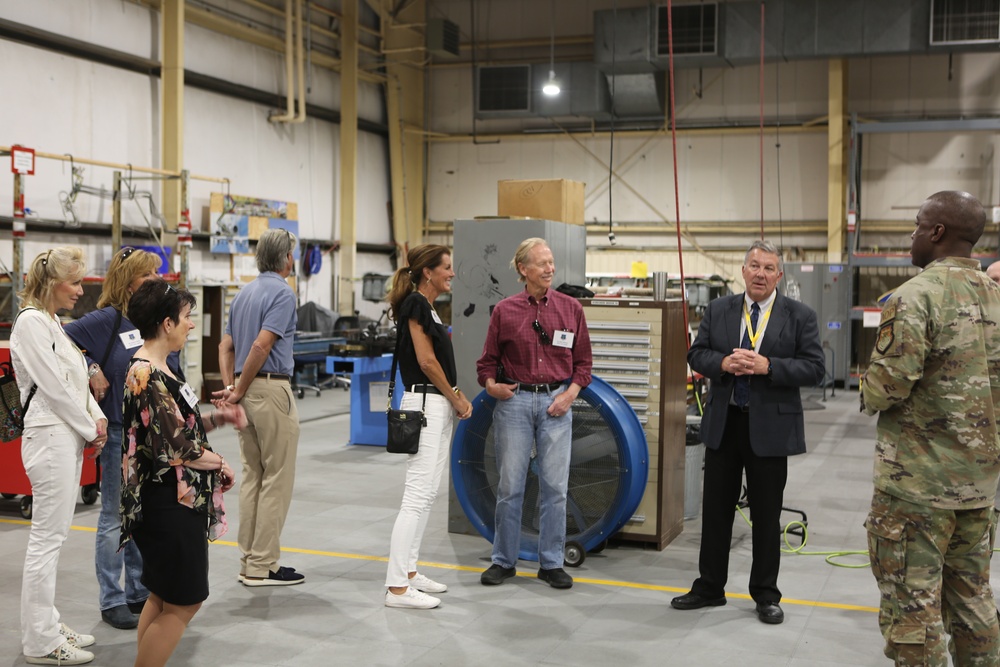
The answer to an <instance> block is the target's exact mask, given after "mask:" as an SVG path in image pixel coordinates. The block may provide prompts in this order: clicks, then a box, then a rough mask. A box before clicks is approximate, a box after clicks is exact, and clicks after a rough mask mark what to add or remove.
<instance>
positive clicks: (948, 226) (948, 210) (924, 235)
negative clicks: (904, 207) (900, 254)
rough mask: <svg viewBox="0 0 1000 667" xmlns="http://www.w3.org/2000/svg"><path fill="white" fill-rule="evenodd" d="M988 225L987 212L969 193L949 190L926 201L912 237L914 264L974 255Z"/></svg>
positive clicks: (911, 246) (911, 247)
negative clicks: (974, 250) (975, 247)
mask: <svg viewBox="0 0 1000 667" xmlns="http://www.w3.org/2000/svg"><path fill="white" fill-rule="evenodd" d="M985 227H986V211H985V210H984V209H983V205H982V204H980V203H979V200H978V199H976V198H975V197H973V196H972V195H970V194H969V193H968V192H957V191H955V190H945V191H942V192H937V193H935V194H933V195H931V196H930V197H928V198H927V200H926V201H925V202H924V203H923V205H922V206H921V207H920V210H919V211H918V212H917V221H916V229H915V230H914V231H913V234H912V235H911V236H910V256H911V257H912V260H913V264H914V265H915V266H919V267H921V268H922V267H925V266H927V265H928V264H929V263H930V262H932V261H934V260H937V259H941V258H942V257H971V256H972V248H973V246H975V245H976V243H978V242H979V237H981V236H982V235H983V229H984V228H985Z"/></svg>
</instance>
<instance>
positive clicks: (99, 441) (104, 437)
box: [87, 419, 108, 459]
mask: <svg viewBox="0 0 1000 667" xmlns="http://www.w3.org/2000/svg"><path fill="white" fill-rule="evenodd" d="M107 441H108V420H107V419H98V420H97V437H96V438H94V439H93V440H91V441H90V442H88V443H87V444H88V445H90V446H91V447H93V448H94V453H93V454H91V455H90V458H92V459H96V458H97V457H98V456H100V455H101V450H102V449H104V444H105V443H106V442H107Z"/></svg>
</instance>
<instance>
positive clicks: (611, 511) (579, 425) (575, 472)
mask: <svg viewBox="0 0 1000 667" xmlns="http://www.w3.org/2000/svg"><path fill="white" fill-rule="evenodd" d="M473 405H474V406H475V409H474V410H473V416H472V418H471V419H468V420H465V421H462V422H460V423H459V426H458V428H457V429H456V432H455V441H454V446H453V447H452V464H451V473H452V481H453V483H454V485H455V492H456V496H457V497H458V500H459V503H460V504H461V506H462V509H463V510H464V511H465V515H466V516H467V517H468V518H469V521H470V522H471V523H472V525H473V526H474V527H475V528H476V530H477V531H478V532H479V533H480V534H481V535H482V536H483V537H485V538H486V539H487V540H489V541H490V542H491V543H492V542H493V537H494V535H495V516H496V488H497V483H498V480H499V473H498V471H497V466H496V455H495V450H494V443H493V409H494V407H495V406H496V399H494V398H492V397H491V396H489V395H488V394H487V393H486V392H485V391H484V392H481V393H480V394H479V395H478V396H477V397H476V398H475V399H474V401H473ZM648 474H649V448H648V445H647V443H646V436H645V432H644V431H643V429H642V424H641V423H640V422H639V418H638V417H637V416H636V414H635V411H634V410H633V409H632V407H631V406H630V405H629V404H628V401H626V400H625V398H624V397H623V396H622V395H621V394H620V393H618V391H617V390H616V389H615V388H614V387H612V386H611V385H610V384H608V383H607V382H605V381H603V380H601V379H600V378H598V377H594V378H593V379H592V382H591V384H590V385H589V386H588V387H586V388H585V389H584V390H583V391H581V392H580V395H579V396H578V397H577V400H576V401H575V402H574V403H573V451H572V455H571V460H570V471H569V486H568V489H567V499H566V540H567V541H570V540H572V541H576V542H579V543H580V544H582V545H583V547H584V549H586V550H588V551H589V550H591V549H593V548H594V547H596V546H597V545H599V544H600V543H601V542H603V541H604V540H607V539H608V538H609V537H611V536H612V535H614V534H615V533H617V532H618V531H619V530H621V528H622V527H623V526H624V525H625V524H626V522H628V520H629V519H630V518H631V517H632V515H633V514H634V513H635V511H636V509H637V508H638V507H639V502H640V501H641V500H642V495H643V493H644V492H645V489H646V480H647V477H648ZM539 492H540V491H539V481H538V476H537V473H536V462H535V460H534V459H533V460H532V463H531V465H530V466H529V468H528V478H527V480H526V482H525V491H524V509H523V512H522V515H521V543H520V544H521V549H520V553H519V556H520V558H522V559H524V560H538V521H539V500H540V498H539Z"/></svg>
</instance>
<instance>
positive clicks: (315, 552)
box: [0, 519, 878, 614]
mask: <svg viewBox="0 0 1000 667" xmlns="http://www.w3.org/2000/svg"><path fill="white" fill-rule="evenodd" d="M0 523H9V524H13V525H17V526H30V525H31V522H30V521H25V520H23V519H0ZM71 530H78V531H81V532H85V533H96V532H97V529H96V528H90V527H88V526H71ZM212 544H213V545H217V546H224V547H237V546H238V545H237V543H236V542H230V541H227V540H216V541H215V542H212ZM281 551H282V552H283V553H290V554H305V555H307V556H324V557H326V558H344V559H349V560H367V561H375V562H382V563H386V562H388V561H389V559H388V558H387V557H386V556H371V555H368V554H352V553H346V552H343V551H322V550H320V549H299V548H296V547H282V548H281ZM418 563H419V565H420V566H421V567H429V568H434V569H438V570H454V571H458V572H482V571H483V568H482V567H481V566H480V567H470V566H468V565H456V564H454V563H433V562H430V561H418ZM517 576H519V577H529V578H533V577H535V574H534V573H528V572H518V573H517ZM573 581H575V582H576V583H579V584H591V585H594V586H609V587H612V588H634V589H637V590H644V591H661V592H664V593H687V592H688V590H689V589H688V588H677V587H676V586H660V585H658V584H643V583H637V582H632V581H615V580H612V579H591V578H588V577H573ZM726 597H727V598H735V599H740V600H750V599H752V598H751V597H750V596H749V595H747V594H746V593H726ZM781 604H786V605H797V606H801V607H819V608H822V609H843V610H846V611H865V612H870V613H876V614H877V613H878V607H865V606H862V605H856V604H839V603H836V602H819V601H816V600H794V599H791V598H782V600H781Z"/></svg>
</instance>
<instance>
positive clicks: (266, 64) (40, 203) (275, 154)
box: [0, 0, 390, 317]
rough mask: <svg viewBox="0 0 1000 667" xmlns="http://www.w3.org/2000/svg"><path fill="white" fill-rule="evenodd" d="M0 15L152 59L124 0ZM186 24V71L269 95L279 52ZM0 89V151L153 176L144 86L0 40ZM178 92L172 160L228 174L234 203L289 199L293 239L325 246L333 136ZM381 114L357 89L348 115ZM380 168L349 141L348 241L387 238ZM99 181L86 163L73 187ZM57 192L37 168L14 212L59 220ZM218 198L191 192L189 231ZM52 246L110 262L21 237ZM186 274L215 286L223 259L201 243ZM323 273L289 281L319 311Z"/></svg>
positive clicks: (45, 238)
mask: <svg viewBox="0 0 1000 667" xmlns="http://www.w3.org/2000/svg"><path fill="white" fill-rule="evenodd" d="M0 16H3V17H4V18H7V19H9V20H14V21H19V22H23V23H26V24H29V25H32V26H34V27H37V28H40V29H43V30H48V31H52V32H57V33H60V34H65V35H67V36H69V37H73V38H75V39H81V40H83V41H88V42H92V43H94V44H97V45H101V46H107V47H110V48H113V49H120V50H123V51H126V52H129V53H134V54H136V55H141V56H144V57H151V58H158V56H159V54H158V52H157V51H158V44H159V35H158V29H159V28H158V26H159V14H158V13H157V12H152V13H151V12H149V11H148V10H145V9H143V8H140V7H136V6H135V5H133V4H131V3H128V2H120V1H119V0H95V1H94V2H48V1H47V0H39V1H38V2H32V3H22V2H10V1H8V0H0ZM186 27H187V32H186V38H185V52H186V57H187V60H186V63H185V65H186V67H187V68H188V69H190V70H192V71H196V72H199V73H203V74H207V75H209V76H215V77H219V78H222V79H226V80H229V81H233V82H235V83H238V84H241V85H247V86H252V87H254V88H258V89H263V90H270V91H272V92H275V93H281V92H283V91H284V66H283V60H282V58H283V56H282V54H278V53H274V52H272V51H269V50H266V49H261V48H259V47H252V46H249V45H247V44H245V43H241V42H239V41H237V40H233V39H231V38H227V37H224V36H221V35H218V34H217V33H214V32H210V31H207V30H203V29H200V28H197V27H195V26H192V25H190V24H188V25H187V26H186ZM112 28H113V29H112ZM0 81H2V82H4V87H5V91H8V92H10V91H18V95H16V96H15V97H8V98H7V99H5V103H4V104H2V105H0V145H10V144H14V143H21V144H24V145H26V146H30V147H33V148H36V149H38V150H39V151H45V152H51V153H71V154H73V155H77V156H81V157H88V158H92V159H98V160H106V161H111V162H118V163H122V164H127V163H131V164H134V165H137V166H152V167H157V166H159V155H160V112H159V104H160V98H159V89H160V81H159V80H158V79H154V78H150V77H146V76H143V75H139V74H134V73H131V72H126V71H124V70H120V69H116V68H113V67H108V66H104V65H97V64H94V63H91V62H89V61H85V60H79V59H76V58H70V57H65V56H60V55H57V54H54V53H51V52H49V51H44V50H41V49H36V48H33V47H28V46H24V45H21V44H17V43H14V42H9V41H0ZM309 85H310V86H311V91H312V92H311V93H310V97H309V100H310V102H313V103H316V104H320V105H322V106H326V107H330V108H336V106H337V105H338V103H339V86H340V82H339V78H338V77H337V76H336V75H335V74H334V73H333V72H330V71H329V70H323V69H319V68H313V69H312V72H311V78H310V81H309ZM184 96H185V105H186V106H185V118H184V151H185V166H186V168H187V169H188V170H189V171H191V172H192V173H195V174H201V175H206V176H215V177H226V178H229V179H230V180H231V185H230V192H232V193H234V194H241V195H247V196H255V197H263V198H269V199H278V200H282V201H292V202H296V203H297V204H298V205H299V217H300V236H304V237H307V238H318V239H331V240H333V239H337V238H339V236H340V234H339V226H338V225H339V222H338V218H339V204H338V202H339V127H338V126H336V125H333V124H331V123H328V122H326V121H320V120H317V119H308V120H307V121H306V122H305V123H304V124H301V125H277V124H273V123H270V122H269V121H268V120H267V117H268V113H269V111H270V109H268V108H267V107H266V106H261V105H256V104H251V103H248V102H245V101H242V100H237V99H234V98H231V97H227V96H223V95H219V94H215V93H211V92H208V91H203V90H198V89H194V88H190V87H188V88H186V89H185V91H184ZM382 104H383V103H382V94H381V90H380V88H379V87H378V86H377V85H374V84H370V83H363V84H361V86H360V90H359V114H360V116H361V117H362V118H366V119H369V120H373V121H377V122H384V119H385V114H384V110H383V109H382ZM387 161H388V151H387V145H386V140H385V139H384V138H382V137H380V136H377V135H374V134H370V133H365V132H361V133H359V140H358V185H357V187H358V192H357V195H358V206H357V211H358V221H359V222H358V240H359V241H361V242H368V243H386V242H388V241H389V235H390V227H389V220H388V213H387V208H386V204H387V202H388V199H389V183H388V178H389V170H388V163H387ZM0 163H2V164H0V212H2V213H3V214H6V215H9V214H10V212H11V211H12V209H13V202H12V191H13V185H12V176H11V174H10V170H9V167H8V163H6V162H4V161H3V160H0ZM112 171H113V170H112V169H108V168H103V167H90V166H87V167H85V183H86V184H87V185H88V186H92V187H96V188H101V187H103V188H105V189H106V190H108V191H110V189H111V187H112ZM70 185H71V182H70V168H69V165H68V164H67V163H62V162H57V161H52V160H39V161H38V171H37V174H36V175H35V176H31V177H28V179H27V187H26V195H27V196H26V204H27V206H28V207H29V208H30V209H32V210H33V211H35V212H36V213H37V215H39V216H40V217H43V218H46V219H57V220H58V219H62V210H61V206H60V204H59V192H60V191H68V190H69V188H70ZM136 187H137V188H138V189H139V190H152V191H153V192H154V196H155V200H156V201H157V202H159V186H158V183H156V182H155V181H137V184H136ZM223 190H224V188H223V186H222V185H221V184H218V183H206V182H199V181H194V182H192V189H191V197H192V201H191V203H192V213H193V220H194V223H195V226H196V228H201V227H202V225H203V220H204V217H205V216H204V214H203V211H204V210H205V209H206V208H207V206H208V203H209V195H210V193H211V192H218V191H223ZM76 208H77V212H78V214H79V216H80V218H81V219H83V220H86V221H89V222H93V221H99V222H106V223H108V224H109V232H108V233H109V236H110V220H111V202H110V200H101V199H99V198H96V197H90V196H86V195H83V194H81V195H80V196H79V198H78V200H77V207H76ZM123 216H124V219H125V222H126V223H128V224H131V225H139V224H143V223H142V217H141V215H140V214H139V211H138V209H137V208H136V207H135V205H134V204H131V203H129V202H126V203H125V205H124V207H123ZM59 243H64V244H76V245H81V246H84V247H85V249H86V252H87V255H88V261H89V263H90V264H91V265H92V266H94V267H95V270H94V272H100V271H102V270H103V266H104V264H106V262H107V260H108V259H109V257H110V255H109V253H107V251H106V246H107V242H106V240H99V239H95V238H93V237H89V238H88V237H80V236H76V235H73V234H72V233H71V232H70V231H67V233H64V234H59V235H34V234H33V235H30V236H29V241H28V243H27V250H26V254H27V256H28V257H29V258H30V257H33V256H34V255H35V254H37V252H40V251H41V250H42V249H44V248H45V247H49V246H51V245H53V244H59ZM358 257H359V259H358V270H359V274H358V277H359V278H360V275H361V273H363V272H364V271H368V270H377V271H380V272H382V271H383V270H384V271H385V272H387V271H388V270H389V266H390V265H389V260H388V258H386V257H384V256H381V255H379V256H368V255H364V254H362V255H359V256H358ZM0 260H2V261H3V262H5V263H6V264H7V265H8V266H9V265H10V263H11V244H10V242H9V241H4V240H0ZM369 265H370V266H369ZM190 266H191V278H192V279H194V280H227V279H229V276H230V263H229V258H228V257H225V256H213V255H211V254H210V253H208V252H207V250H206V249H205V246H204V245H201V244H198V245H197V246H196V248H195V249H194V251H193V252H192V253H191V262H190ZM332 266H333V262H332V261H331V258H330V257H329V256H328V255H327V256H324V266H323V269H322V270H321V271H320V273H319V274H317V275H315V276H313V277H312V278H310V280H309V281H302V284H301V285H300V295H301V296H302V298H304V299H305V298H308V299H312V300H315V301H317V302H318V303H320V304H322V305H325V306H330V305H331V304H332V303H333V299H332V296H333V289H332V284H333V279H332ZM358 285H359V288H358V289H359V290H360V283H358ZM359 299H360V296H359ZM377 314H378V313H377V311H376V312H375V313H374V315H375V316H376V317H377Z"/></svg>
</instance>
